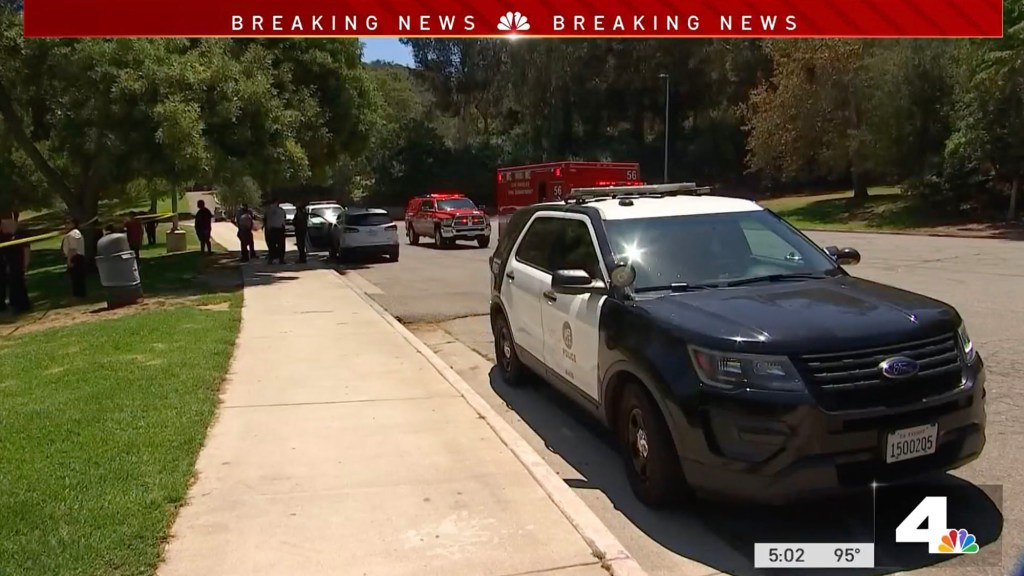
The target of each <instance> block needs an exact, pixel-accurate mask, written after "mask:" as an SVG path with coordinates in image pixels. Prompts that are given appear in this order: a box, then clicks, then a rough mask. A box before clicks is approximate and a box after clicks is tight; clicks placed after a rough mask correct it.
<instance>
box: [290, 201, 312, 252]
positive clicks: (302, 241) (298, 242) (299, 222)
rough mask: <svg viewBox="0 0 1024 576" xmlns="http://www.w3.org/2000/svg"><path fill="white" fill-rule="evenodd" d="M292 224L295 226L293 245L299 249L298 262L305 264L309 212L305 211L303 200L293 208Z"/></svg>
mask: <svg viewBox="0 0 1024 576" xmlns="http://www.w3.org/2000/svg"><path fill="white" fill-rule="evenodd" d="M292 226H293V227H295V246H296V247H297V248H298V249H299V264H305V263H306V233H307V232H308V231H309V214H308V213H307V212H306V203H305V202H300V203H299V205H298V207H296V208H295V217H294V218H293V219H292Z"/></svg>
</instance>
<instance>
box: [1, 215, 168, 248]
mask: <svg viewBox="0 0 1024 576" xmlns="http://www.w3.org/2000/svg"><path fill="white" fill-rule="evenodd" d="M173 216H174V214H172V213H170V212H167V213H164V214H145V215H142V216H139V218H138V219H139V220H142V221H143V222H145V221H148V220H154V221H156V222H160V221H162V220H169V219H171V217H173ZM99 219H100V217H99V216H96V217H95V218H93V219H92V220H89V221H88V222H85V223H84V224H79V227H82V226H88V225H90V224H92V223H93V222H95V221H97V220H99ZM63 234H64V230H63V229H61V230H57V231H55V232H47V233H45V234H37V235H36V236H29V237H28V238H18V239H17V240H11V241H9V242H0V248H7V247H9V246H20V245H22V244H34V243H36V242H41V241H43V240H49V239H50V238H56V237H57V236H61V235H63Z"/></svg>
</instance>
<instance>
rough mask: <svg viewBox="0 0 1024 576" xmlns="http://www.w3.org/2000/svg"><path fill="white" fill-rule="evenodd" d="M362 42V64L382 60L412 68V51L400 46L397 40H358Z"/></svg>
mask: <svg viewBox="0 0 1024 576" xmlns="http://www.w3.org/2000/svg"><path fill="white" fill-rule="evenodd" d="M360 40H361V41H362V42H363V62H373V61H374V60H384V61H386V62H394V63H396V64H403V65H405V66H412V65H413V61H412V51H411V50H409V48H407V47H405V46H402V43H401V42H399V41H398V38H360Z"/></svg>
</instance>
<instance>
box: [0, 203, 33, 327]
mask: <svg viewBox="0 0 1024 576" xmlns="http://www.w3.org/2000/svg"><path fill="white" fill-rule="evenodd" d="M0 228H2V229H3V236H4V237H7V238H9V240H7V241H14V240H18V239H19V238H21V234H20V233H19V231H18V213H17V212H12V213H10V214H9V215H8V217H7V218H6V219H5V220H4V221H3V222H2V223H0ZM0 252H2V253H3V256H2V257H0V259H2V260H3V262H4V263H5V264H6V266H7V271H6V276H7V297H8V300H9V302H10V308H11V310H13V311H14V313H15V314H22V313H25V312H28V311H30V310H32V303H31V302H30V301H29V298H28V285H27V284H26V283H25V273H26V272H28V257H29V245H28V244H17V245H14V246H6V247H4V248H2V249H0Z"/></svg>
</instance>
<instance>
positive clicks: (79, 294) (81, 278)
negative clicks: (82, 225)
mask: <svg viewBox="0 0 1024 576" xmlns="http://www.w3.org/2000/svg"><path fill="white" fill-rule="evenodd" d="M129 238H130V237H129ZM129 242H130V240H129ZM60 249H61V252H63V253H64V259H65V260H66V262H67V270H68V276H70V277H71V295H72V296H74V297H75V298H85V276H86V262H85V238H83V237H82V232H81V231H80V230H79V229H78V220H75V219H74V218H69V219H68V220H67V222H66V224H65V225H64V239H63V240H61V243H60Z"/></svg>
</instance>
